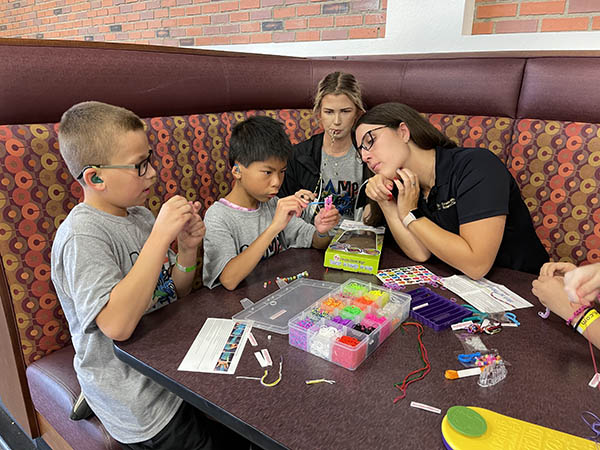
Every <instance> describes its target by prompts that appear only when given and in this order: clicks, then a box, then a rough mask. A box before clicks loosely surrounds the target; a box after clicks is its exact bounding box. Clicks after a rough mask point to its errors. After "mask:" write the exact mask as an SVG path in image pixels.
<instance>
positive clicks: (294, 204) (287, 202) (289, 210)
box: [271, 195, 307, 233]
mask: <svg viewBox="0 0 600 450" xmlns="http://www.w3.org/2000/svg"><path fill="white" fill-rule="evenodd" d="M306 203H307V202H305V201H303V200H300V198H298V197H296V196H295V195H289V196H287V197H284V198H281V199H279V201H278V202H277V209H276V210H275V215H274V216H273V222H271V226H273V227H275V230H276V231H277V233H279V232H280V231H282V230H283V229H284V228H285V227H287V224H288V223H290V220H291V218H292V216H296V217H300V216H301V215H302V210H303V209H304V208H306Z"/></svg>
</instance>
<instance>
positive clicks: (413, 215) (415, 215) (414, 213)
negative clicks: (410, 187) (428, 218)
mask: <svg viewBox="0 0 600 450" xmlns="http://www.w3.org/2000/svg"><path fill="white" fill-rule="evenodd" d="M421 217H425V214H423V211H421V209H419V207H417V208H415V209H413V210H411V211H409V213H408V214H407V215H406V217H405V218H404V219H402V223H403V224H404V226H405V227H407V228H408V226H409V225H410V224H411V223H412V222H413V221H414V220H417V219H420V218H421Z"/></svg>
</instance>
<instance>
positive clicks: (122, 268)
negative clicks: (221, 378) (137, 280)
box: [51, 203, 181, 444]
mask: <svg viewBox="0 0 600 450" xmlns="http://www.w3.org/2000/svg"><path fill="white" fill-rule="evenodd" d="M153 225H154V216H153V215H152V213H151V212H150V211H149V210H148V209H146V208H143V207H140V206H136V207H132V208H129V209H128V215H127V216H126V217H119V216H113V215H112V214H108V213H106V212H103V211H100V210H97V209H95V208H93V207H91V206H89V205H87V204H85V203H80V204H79V205H77V206H75V208H73V210H72V211H71V212H70V213H69V215H68V216H67V218H66V219H65V221H64V222H63V223H62V224H61V225H60V227H59V228H58V231H57V232H56V237H55V239H54V243H53V245H52V258H51V261H52V271H51V273H52V282H53V283H54V286H55V288H56V293H57V295H58V298H59V300H60V304H61V306H62V308H63V311H64V313H65V316H66V318H67V321H68V322H69V330H70V332H71V338H72V341H73V346H74V347H75V358H74V361H73V366H74V368H75V372H76V373H77V379H78V381H79V384H80V385H81V390H82V392H83V394H84V395H85V398H86V400H87V402H88V404H89V405H90V407H91V408H92V410H93V411H94V413H95V414H96V416H97V417H98V418H99V419H100V421H101V422H102V424H103V425H104V427H105V428H106V430H107V431H108V432H109V433H110V435H111V436H112V437H114V438H115V439H116V440H117V441H120V442H122V443H126V444H127V443H134V442H140V441H145V440H148V439H150V438H152V437H153V436H155V435H156V434H157V433H158V432H159V431H160V430H162V429H163V428H164V427H165V426H166V425H167V423H168V422H169V421H170V420H171V419H172V418H173V416H174V415H175V413H176V412H177V410H178V408H179V406H180V405H181V399H180V398H179V397H177V396H176V395H175V394H172V393H171V392H169V391H167V390H166V389H164V388H163V387H162V386H160V385H159V384H157V383H156V382H154V381H152V380H151V379H150V378H147V377H146V376H144V375H142V374H140V373H139V372H138V371H136V370H135V369H133V368H132V367H131V366H129V365H128V364H125V363H124V362H122V361H120V360H119V359H117V357H116V356H115V354H114V350H113V341H112V340H111V339H110V338H108V337H107V336H106V335H105V334H104V333H102V331H101V330H100V328H99V327H98V325H97V324H96V317H97V316H98V314H99V313H100V311H101V310H102V309H103V308H104V306H105V305H106V304H107V302H108V300H109V297H110V293H111V291H112V290H113V288H114V287H115V286H116V285H117V284H118V283H119V282H120V281H121V280H123V278H124V277H125V276H126V275H127V273H129V271H130V270H131V268H132V267H133V265H134V263H135V261H136V260H137V258H138V256H139V254H140V251H141V250H142V247H143V246H144V244H145V242H146V240H147V239H148V236H150V232H151V231H152V227H153ZM174 263H175V254H174V253H173V252H172V251H170V250H169V252H168V254H167V255H165V263H164V265H163V268H162V270H161V273H160V275H159V278H158V280H148V282H149V283H156V288H155V290H154V294H153V296H152V298H149V299H148V310H147V312H150V311H154V310H156V309H158V308H160V307H162V306H164V305H166V304H168V303H171V302H173V301H175V300H177V294H176V292H175V285H174V283H173V280H172V278H171V275H170V268H171V266H172V265H173V264H174Z"/></svg>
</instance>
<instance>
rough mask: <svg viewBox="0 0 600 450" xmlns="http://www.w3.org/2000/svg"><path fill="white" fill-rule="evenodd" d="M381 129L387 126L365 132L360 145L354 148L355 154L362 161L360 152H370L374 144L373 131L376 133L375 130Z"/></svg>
mask: <svg viewBox="0 0 600 450" xmlns="http://www.w3.org/2000/svg"><path fill="white" fill-rule="evenodd" d="M382 128H387V125H382V126H380V127H377V128H373V129H372V130H369V131H367V132H366V133H365V134H364V136H363V138H362V141H361V143H360V145H359V146H358V147H356V153H358V156H359V157H360V158H361V159H362V153H361V152H362V151H363V150H364V151H366V152H368V151H370V150H371V147H373V143H374V142H375V138H374V137H373V134H372V133H373V131H377V130H381V129H382ZM365 138H367V140H366V141H365Z"/></svg>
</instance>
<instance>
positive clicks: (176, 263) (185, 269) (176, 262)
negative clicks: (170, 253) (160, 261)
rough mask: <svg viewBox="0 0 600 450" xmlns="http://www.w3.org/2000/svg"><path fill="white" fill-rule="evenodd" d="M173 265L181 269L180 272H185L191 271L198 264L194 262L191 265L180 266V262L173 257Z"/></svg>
mask: <svg viewBox="0 0 600 450" xmlns="http://www.w3.org/2000/svg"><path fill="white" fill-rule="evenodd" d="M175 265H176V266H177V268H178V269H179V270H181V271H182V272H185V273H189V272H193V271H194V270H196V267H197V266H198V264H194V265H193V266H189V267H185V266H182V265H181V264H179V261H178V260H177V259H175Z"/></svg>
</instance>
